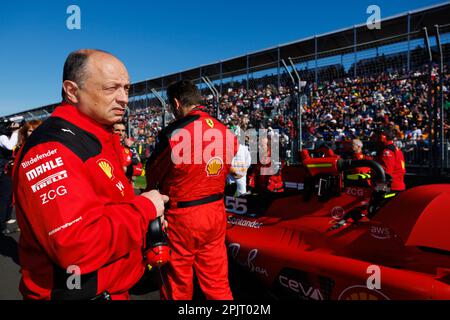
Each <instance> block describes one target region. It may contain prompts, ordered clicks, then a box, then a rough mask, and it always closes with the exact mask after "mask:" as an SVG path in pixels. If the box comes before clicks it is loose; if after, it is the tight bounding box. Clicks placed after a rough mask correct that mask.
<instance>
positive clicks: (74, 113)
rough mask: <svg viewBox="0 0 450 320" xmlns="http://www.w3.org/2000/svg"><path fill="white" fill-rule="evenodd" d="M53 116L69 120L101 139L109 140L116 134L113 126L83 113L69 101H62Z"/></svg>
mask: <svg viewBox="0 0 450 320" xmlns="http://www.w3.org/2000/svg"><path fill="white" fill-rule="evenodd" d="M51 116H52V117H58V118H61V119H64V120H66V121H69V122H71V123H73V124H75V125H77V126H78V127H80V128H82V129H84V130H86V131H89V132H90V133H92V134H94V135H96V136H97V137H99V138H100V139H107V140H109V139H110V138H111V137H113V136H114V133H113V131H112V128H109V127H106V126H105V125H102V124H100V123H98V122H97V121H95V120H93V119H92V118H90V117H89V116H87V115H86V114H84V113H82V112H81V111H80V110H79V109H78V108H77V107H75V106H74V105H71V104H69V103H67V102H62V103H61V105H59V106H58V107H56V109H55V111H53V113H52V115H51Z"/></svg>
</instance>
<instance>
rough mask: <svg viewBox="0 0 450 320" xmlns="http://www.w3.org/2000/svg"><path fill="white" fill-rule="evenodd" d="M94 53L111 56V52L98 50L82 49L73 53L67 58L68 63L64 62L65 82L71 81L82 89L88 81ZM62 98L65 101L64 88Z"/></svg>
mask: <svg viewBox="0 0 450 320" xmlns="http://www.w3.org/2000/svg"><path fill="white" fill-rule="evenodd" d="M94 52H104V53H107V54H110V53H109V52H106V51H103V50H98V49H82V50H77V51H74V52H71V53H70V54H69V55H68V56H67V59H66V62H64V70H63V82H64V81H66V80H70V81H73V82H75V83H76V84H77V85H78V86H79V87H82V86H83V83H84V81H85V80H86V75H87V62H88V58H89V56H90V55H91V54H92V53H94ZM61 96H62V98H63V100H64V98H65V93H64V88H62V89H61Z"/></svg>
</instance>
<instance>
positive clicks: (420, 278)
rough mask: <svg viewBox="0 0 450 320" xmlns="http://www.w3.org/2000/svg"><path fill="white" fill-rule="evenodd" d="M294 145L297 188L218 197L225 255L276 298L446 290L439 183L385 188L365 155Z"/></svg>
mask: <svg viewBox="0 0 450 320" xmlns="http://www.w3.org/2000/svg"><path fill="white" fill-rule="evenodd" d="M302 155H303V163H302V167H301V168H299V170H298V172H302V170H304V171H303V173H299V174H298V176H301V177H302V179H300V180H302V181H294V182H292V181H289V182H287V183H285V185H287V184H288V183H290V185H291V187H293V188H295V189H297V190H287V191H285V192H284V193H267V194H259V195H258V194H252V195H246V196H242V197H239V198H234V197H230V196H227V197H226V199H225V203H226V207H227V211H228V229H227V245H228V250H229V256H230V260H231V261H232V262H233V263H237V264H239V265H241V266H243V267H244V269H245V270H246V271H248V272H250V273H252V274H254V275H255V276H256V277H257V279H258V280H260V283H262V284H263V285H264V286H265V287H266V288H268V289H269V290H270V292H271V294H272V295H275V296H276V297H277V298H279V299H300V300H303V299H313V300H322V299H338V300H349V299H350V300H353V299H363V300H378V299H450V185H449V184H439V185H427V186H420V187H415V188H412V189H409V190H407V191H404V192H402V193H400V194H398V195H395V194H392V193H390V192H389V188H388V183H387V181H386V179H387V178H386V176H385V173H384V171H383V169H382V168H381V167H380V166H379V165H378V164H377V163H376V162H374V161H370V160H343V159H340V158H339V157H338V156H335V155H334V154H333V153H332V152H331V151H330V152H329V153H328V154H325V155H322V157H316V158H314V157H313V156H314V155H313V153H311V152H307V151H304V152H303V154H302ZM361 167H365V168H367V167H369V168H371V169H372V171H371V172H372V175H371V179H370V180H371V181H370V183H368V182H367V181H365V179H358V178H359V177H360V176H359V175H358V174H354V172H357V168H361ZM355 169H356V170H355ZM291 170H292V168H291ZM291 175H292V172H291ZM365 178H368V175H366V177H365ZM285 181H286V180H285ZM298 189H302V190H298Z"/></svg>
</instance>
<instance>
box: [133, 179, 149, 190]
mask: <svg viewBox="0 0 450 320" xmlns="http://www.w3.org/2000/svg"><path fill="white" fill-rule="evenodd" d="M146 187H147V183H146V181H145V177H143V176H137V177H136V180H134V188H135V189H145V188H146Z"/></svg>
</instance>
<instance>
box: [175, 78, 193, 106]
mask: <svg viewBox="0 0 450 320" xmlns="http://www.w3.org/2000/svg"><path fill="white" fill-rule="evenodd" d="M167 99H168V100H169V103H170V104H171V105H172V106H173V105H175V99H177V100H178V101H179V102H180V103H181V105H182V106H192V105H198V104H200V101H201V95H200V92H199V91H198V89H197V86H196V85H195V84H194V83H192V81H189V80H181V81H177V82H174V83H172V84H170V85H169V87H168V88H167Z"/></svg>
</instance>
